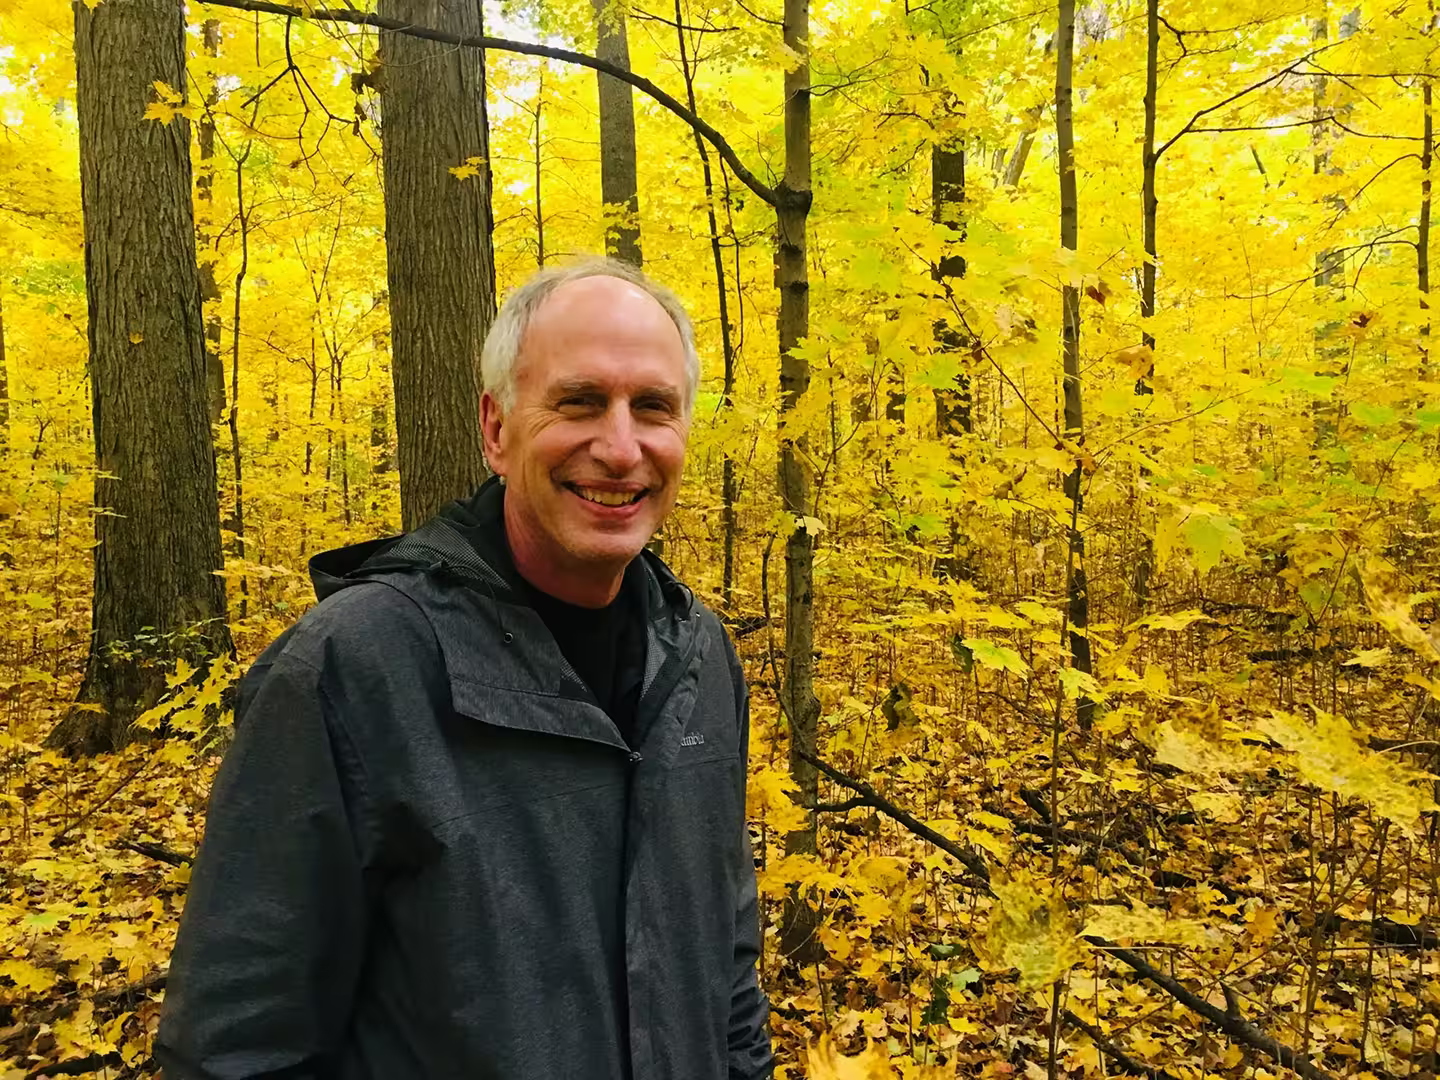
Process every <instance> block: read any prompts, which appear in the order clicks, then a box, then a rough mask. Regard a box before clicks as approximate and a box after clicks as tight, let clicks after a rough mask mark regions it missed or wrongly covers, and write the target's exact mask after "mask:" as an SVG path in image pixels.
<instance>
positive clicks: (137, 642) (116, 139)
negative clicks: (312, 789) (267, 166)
mask: <svg viewBox="0 0 1440 1080" xmlns="http://www.w3.org/2000/svg"><path fill="white" fill-rule="evenodd" d="M184 31H185V24H184V17H183V15H182V11H181V6H180V3H179V2H178V0H106V3H103V4H99V5H96V6H95V7H94V8H91V7H90V6H88V5H86V4H82V3H77V4H76V5H75V66H76V105H77V112H78V116H79V122H80V180H81V202H82V207H83V209H84V218H85V284H86V294H87V300H88V309H89V344H90V381H91V387H92V395H93V409H94V416H93V421H94V432H95V459H96V468H97V472H96V478H95V504H96V506H97V507H101V508H103V510H104V512H103V513H99V514H97V515H96V517H95V539H96V541H97V543H96V546H95V550H94V564H95V596H94V608H93V614H92V628H93V638H92V641H91V649H90V656H89V660H88V662H87V664H86V669H85V679H84V682H83V684H82V686H81V690H80V700H81V701H82V702H91V703H98V704H99V705H100V706H102V707H103V709H104V712H103V713H96V712H93V711H88V710H77V711H75V712H73V713H72V714H71V715H70V717H68V718H67V719H66V720H65V721H64V722H62V723H61V724H60V725H59V726H58V727H56V728H55V730H54V731H52V732H51V734H50V740H49V741H50V743H51V745H57V746H63V747H65V748H67V749H70V750H75V751H81V752H93V751H99V750H104V749H108V748H112V747H117V746H119V745H121V744H123V743H124V742H125V741H126V738H127V735H128V731H129V728H130V722H131V721H132V720H133V719H134V717H135V716H136V714H137V713H138V712H140V711H142V710H143V709H145V708H147V707H148V706H150V705H151V704H153V703H154V701H155V700H156V699H157V698H158V697H159V695H160V693H161V692H162V691H163V690H164V688H165V680H164V674H165V671H164V666H163V665H164V663H165V662H166V661H168V660H169V659H170V658H172V657H173V656H175V655H186V656H188V657H190V658H191V659H192V660H194V659H200V658H203V657H206V656H213V655H215V654H217V653H222V652H229V651H230V635H229V630H228V629H227V627H226V624H225V591H224V587H223V584H222V582H221V579H220V578H219V577H217V576H216V571H217V570H219V569H220V568H221V555H220V507H219V502H218V499H217V497H216V493H215V450H214V445H213V442H212V439H211V431H210V423H209V408H208V395H207V392H206V387H207V382H206V355H205V338H204V325H203V320H202V315H201V308H200V275H199V269H198V266H197V264H196V259H195V216H194V212H193V209H192V204H191V189H190V182H191V175H190V125H189V122H188V121H187V120H185V118H184V117H181V116H176V117H174V118H173V119H171V121H170V122H169V123H168V124H162V123H160V122H158V121H156V120H147V119H144V118H143V114H144V112H145V108H146V105H147V104H148V103H149V102H151V101H153V100H154V95H155V90H154V84H155V83H156V82H162V83H165V84H167V85H169V86H171V87H174V88H175V89H176V90H182V89H183V88H184V87H185V33H184Z"/></svg>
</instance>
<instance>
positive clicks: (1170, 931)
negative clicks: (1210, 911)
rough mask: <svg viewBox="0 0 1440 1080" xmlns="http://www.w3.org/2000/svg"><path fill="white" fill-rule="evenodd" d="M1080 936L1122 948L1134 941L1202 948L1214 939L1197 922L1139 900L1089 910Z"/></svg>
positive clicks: (1205, 928) (1208, 931)
mask: <svg viewBox="0 0 1440 1080" xmlns="http://www.w3.org/2000/svg"><path fill="white" fill-rule="evenodd" d="M1083 933H1084V934H1086V935H1087V936H1091V937H1102V938H1105V939H1106V940H1108V941H1114V942H1118V943H1119V944H1121V945H1126V944H1129V943H1130V942H1132V941H1133V942H1135V943H1137V944H1139V943H1141V942H1165V943H1167V944H1171V945H1192V946H1203V945H1208V944H1212V943H1213V938H1214V933H1213V931H1211V930H1209V929H1207V927H1206V926H1205V924H1204V923H1203V922H1201V921H1200V920H1199V919H1182V918H1177V917H1175V916H1173V915H1171V914H1170V913H1169V912H1168V911H1159V910H1157V909H1155V908H1152V907H1147V906H1146V905H1144V904H1142V903H1140V902H1139V901H1132V902H1131V906H1130V907H1128V908H1126V907H1121V906H1119V905H1113V904H1107V905H1104V906H1099V905H1097V906H1095V907H1092V908H1091V909H1090V913H1089V915H1088V916H1087V918H1086V920H1085V929H1084V931H1083Z"/></svg>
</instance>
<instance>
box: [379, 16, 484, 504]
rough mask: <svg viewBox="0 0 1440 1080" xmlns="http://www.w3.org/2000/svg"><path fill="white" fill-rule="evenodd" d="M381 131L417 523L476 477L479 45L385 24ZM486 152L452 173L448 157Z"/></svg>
mask: <svg viewBox="0 0 1440 1080" xmlns="http://www.w3.org/2000/svg"><path fill="white" fill-rule="evenodd" d="M379 11H380V14H381V15H383V16H387V17H389V18H392V19H399V20H401V21H403V22H406V23H414V24H418V25H422V26H428V27H434V28H437V29H442V30H448V31H452V32H455V33H462V34H474V35H479V34H481V33H483V31H484V25H483V19H482V16H481V9H480V0H381V3H380V8H379ZM380 54H381V60H382V62H383V65H384V66H383V68H382V71H381V87H382V89H381V105H382V117H381V120H382V130H381V138H382V145H383V152H384V161H385V164H384V168H385V251H386V256H387V260H388V277H389V285H390V317H391V332H390V341H391V349H392V353H393V360H392V364H391V375H392V377H393V379H394V383H395V432H396V443H397V447H396V450H397V456H398V458H399V466H400V508H401V516H402V518H403V524H404V527H405V528H406V529H413V528H415V527H416V526H417V525H419V524H420V523H421V522H423V521H425V520H426V519H427V518H429V517H431V516H432V515H433V514H434V513H435V512H436V511H437V510H439V509H440V507H441V506H443V505H444V504H445V503H447V502H449V501H450V500H451V499H457V498H461V497H463V496H465V495H468V494H470V493H471V492H472V491H474V490H475V488H476V487H478V486H479V485H480V483H481V482H482V481H483V480H484V479H485V476H486V470H485V459H484V455H483V452H482V449H481V442H480V423H479V416H480V349H481V346H482V344H483V343H484V341H485V334H486V332H487V331H488V330H489V328H490V323H491V321H492V320H493V319H494V317H495V261H494V253H493V250H492V248H491V226H492V219H491V210H490V167H489V164H488V156H489V147H488V132H487V128H486V116H485V56H484V53H483V52H481V51H480V50H478V49H455V48H451V47H450V46H448V45H441V44H438V43H435V42H431V41H424V40H421V39H419V38H413V37H410V36H408V35H405V34H398V33H388V32H387V33H382V34H381V35H380ZM470 158H477V159H479V160H480V161H482V162H485V163H484V164H481V165H480V168H479V172H478V173H477V174H476V175H474V176H472V177H470V178H468V179H463V180H462V179H459V178H457V177H456V176H454V175H453V174H452V173H451V172H450V169H451V167H453V166H456V165H459V164H461V163H462V162H465V161H466V160H468V159H470Z"/></svg>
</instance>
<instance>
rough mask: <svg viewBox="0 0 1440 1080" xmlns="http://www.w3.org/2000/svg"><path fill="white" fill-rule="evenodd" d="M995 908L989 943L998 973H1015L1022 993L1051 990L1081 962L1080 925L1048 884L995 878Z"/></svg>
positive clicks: (986, 939) (987, 941) (1019, 879)
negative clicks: (1044, 989)
mask: <svg viewBox="0 0 1440 1080" xmlns="http://www.w3.org/2000/svg"><path fill="white" fill-rule="evenodd" d="M992 885H993V887H994V890H995V907H994V908H993V909H992V910H991V912H990V926H989V931H988V933H987V934H986V938H985V951H986V952H987V953H988V954H989V956H988V959H989V961H990V962H991V964H993V965H994V967H995V968H997V969H1003V968H1015V969H1016V970H1017V971H1019V973H1020V988H1021V989H1022V990H1038V989H1039V988H1041V987H1043V986H1049V985H1050V984H1051V983H1053V982H1054V981H1055V980H1056V979H1058V978H1060V977H1061V976H1062V975H1064V974H1065V972H1067V971H1069V970H1070V969H1071V968H1072V967H1074V966H1075V965H1076V964H1077V963H1079V962H1080V959H1081V957H1082V955H1083V954H1082V951H1081V947H1080V939H1079V936H1078V934H1077V927H1076V925H1075V919H1074V918H1073V917H1072V916H1071V914H1070V911H1069V909H1068V908H1067V907H1066V906H1065V901H1064V900H1063V899H1062V898H1061V897H1060V895H1059V894H1058V893H1057V892H1055V891H1054V890H1053V889H1052V888H1051V887H1050V886H1049V885H1048V884H1046V883H1045V882H1043V881H1036V880H1033V879H1031V878H1027V877H1016V878H1008V879H1007V878H1002V877H998V876H997V877H996V879H995V880H994V882H992Z"/></svg>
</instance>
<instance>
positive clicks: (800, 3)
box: [776, 0, 820, 963]
mask: <svg viewBox="0 0 1440 1080" xmlns="http://www.w3.org/2000/svg"><path fill="white" fill-rule="evenodd" d="M809 41H810V3H809V0H785V45H786V46H787V47H788V48H789V49H790V50H791V51H792V53H793V55H794V56H795V57H796V62H795V66H794V67H793V68H791V69H790V70H788V71H787V72H785V176H784V178H783V179H782V180H781V182H780V187H779V190H778V192H777V194H778V195H779V205H778V206H777V207H776V219H777V222H776V224H777V229H778V235H777V241H778V248H779V251H778V263H779V274H778V278H777V280H778V283H779V286H780V317H779V320H778V329H779V337H780V418H781V431H780V501H781V504H782V505H783V506H784V508H785V512H786V514H787V515H788V516H789V519H790V522H791V525H790V535H789V537H788V538H787V539H786V541H785V685H784V687H783V699H782V703H783V705H784V708H785V716H786V717H787V719H788V720H789V722H790V747H791V754H790V775H791V776H792V777H793V778H794V780H795V783H796V784H797V786H798V787H799V789H800V798H801V800H802V801H803V802H805V803H806V804H808V805H812V806H813V805H814V803H815V797H816V793H817V791H818V785H817V776H816V771H815V767H814V766H813V765H811V764H810V763H809V762H808V761H806V760H805V759H804V758H802V757H800V755H799V754H798V753H796V752H795V751H797V750H799V749H802V748H803V749H805V750H806V751H808V752H810V753H812V754H813V753H814V752H815V749H816V747H815V738H816V733H817V729H818V724H819V719H820V702H819V701H818V700H817V699H816V697H815V609H814V603H815V598H814V574H815V536H814V534H813V532H812V531H811V530H810V529H809V528H807V527H806V525H805V523H804V521H803V519H804V518H805V517H808V516H813V514H814V508H813V507H811V505H810V473H809V467H808V465H807V464H806V453H805V451H806V447H807V440H806V438H805V436H804V434H803V433H802V432H798V431H791V430H788V429H787V428H786V426H785V425H786V424H787V422H788V421H789V419H790V418H791V416H793V414H794V412H795V407H796V406H797V405H798V404H799V401H800V398H801V397H802V396H803V395H804V393H805V392H806V390H808V389H809V387H810V363H809V361H808V360H806V359H805V357H804V356H803V355H801V354H800V353H798V352H796V351H795V350H796V348H797V346H799V344H800V342H801V340H802V339H804V338H805V337H806V336H807V335H808V334H809V332H810V278H809V272H808V268H807V266H806V261H805V260H806V235H805V230H806V219H807V218H808V216H809V213H810V200H811V191H810V58H809V48H810V45H809ZM815 826H816V822H815V814H814V813H813V812H812V813H811V815H810V820H809V824H808V825H807V826H806V827H805V828H803V829H797V830H796V831H794V832H791V833H788V834H787V835H786V837H785V850H786V852H787V853H788V854H813V853H814V852H815V849H816V845H815ZM783 921H784V926H783V927H782V929H781V943H780V946H781V949H782V950H783V951H784V952H785V953H786V955H788V956H790V957H791V958H792V959H793V960H795V961H796V962H798V963H810V962H813V961H814V960H816V959H818V956H819V954H820V943H819V940H818V938H817V937H816V930H817V929H818V920H817V917H816V911H815V908H814V905H813V904H811V903H809V902H808V901H807V900H806V899H805V898H803V897H799V898H797V897H792V898H791V899H790V902H788V903H787V904H786V909H785V914H784V916H783Z"/></svg>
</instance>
